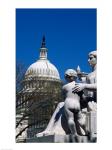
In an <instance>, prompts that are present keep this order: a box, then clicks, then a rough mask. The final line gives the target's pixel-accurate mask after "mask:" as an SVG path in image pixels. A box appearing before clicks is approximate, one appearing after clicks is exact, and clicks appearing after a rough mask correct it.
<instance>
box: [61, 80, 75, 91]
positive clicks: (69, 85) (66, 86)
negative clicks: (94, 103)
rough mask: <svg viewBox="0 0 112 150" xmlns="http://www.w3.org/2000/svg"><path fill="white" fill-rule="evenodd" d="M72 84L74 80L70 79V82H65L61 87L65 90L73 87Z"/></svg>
mask: <svg viewBox="0 0 112 150" xmlns="http://www.w3.org/2000/svg"><path fill="white" fill-rule="evenodd" d="M74 86H75V81H72V82H70V83H67V84H65V85H64V86H63V87H62V88H63V90H66V89H68V88H70V87H72V88H73V87H74Z"/></svg>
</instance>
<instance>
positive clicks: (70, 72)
mask: <svg viewBox="0 0 112 150" xmlns="http://www.w3.org/2000/svg"><path fill="white" fill-rule="evenodd" d="M76 78H77V72H76V71H75V70H74V69H67V70H66V71H65V79H66V80H67V81H68V82H70V81H73V80H74V79H76Z"/></svg>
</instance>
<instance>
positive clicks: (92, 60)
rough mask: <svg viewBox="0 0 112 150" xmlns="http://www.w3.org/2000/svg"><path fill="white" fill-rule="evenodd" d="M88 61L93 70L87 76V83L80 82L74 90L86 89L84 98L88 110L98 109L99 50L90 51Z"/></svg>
mask: <svg viewBox="0 0 112 150" xmlns="http://www.w3.org/2000/svg"><path fill="white" fill-rule="evenodd" d="M88 56H89V59H88V62H89V64H90V66H91V67H92V72H91V73H89V74H88V76H87V77H86V83H78V84H76V85H75V87H74V88H73V92H74V93H76V92H80V91H85V92H84V93H85V94H83V100H87V103H88V104H87V105H88V106H87V108H88V111H95V110H96V101H97V100H96V93H97V84H96V80H97V79H96V67H97V52H96V51H92V52H90V53H89V55H88Z"/></svg>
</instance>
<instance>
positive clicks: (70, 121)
mask: <svg viewBox="0 0 112 150" xmlns="http://www.w3.org/2000/svg"><path fill="white" fill-rule="evenodd" d="M65 116H66V118H67V121H68V126H69V128H70V131H71V134H73V135H76V136H77V130H76V125H75V121H74V113H73V112H72V111H70V110H69V109H68V108H65Z"/></svg>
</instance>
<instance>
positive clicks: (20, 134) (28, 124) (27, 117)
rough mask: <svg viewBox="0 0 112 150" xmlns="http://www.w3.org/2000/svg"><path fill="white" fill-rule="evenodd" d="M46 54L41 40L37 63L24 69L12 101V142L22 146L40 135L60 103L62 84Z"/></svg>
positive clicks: (44, 45) (43, 41)
mask: <svg viewBox="0 0 112 150" xmlns="http://www.w3.org/2000/svg"><path fill="white" fill-rule="evenodd" d="M47 52H48V49H47V48H46V43H45V36H43V39H42V43H41V48H40V56H39V59H38V60H37V61H36V62H35V63H33V64H31V65H30V66H29V68H28V69H27V71H26V73H25V77H24V80H23V81H22V84H23V89H22V90H21V91H20V92H19V93H18V95H17V97H16V99H17V100H16V101H17V104H18V107H17V108H16V142H25V141H26V139H30V138H34V137H36V134H37V133H39V132H41V131H43V130H44V129H45V128H46V126H47V124H48V122H49V120H50V118H51V116H52V114H53V112H54V110H55V108H56V106H57V104H58V103H59V102H60V101H62V91H61V89H62V81H61V79H60V75H59V72H58V70H57V68H56V67H55V66H54V65H53V64H52V63H51V62H50V61H49V60H48V59H47Z"/></svg>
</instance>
